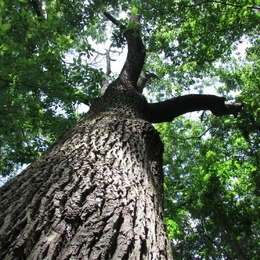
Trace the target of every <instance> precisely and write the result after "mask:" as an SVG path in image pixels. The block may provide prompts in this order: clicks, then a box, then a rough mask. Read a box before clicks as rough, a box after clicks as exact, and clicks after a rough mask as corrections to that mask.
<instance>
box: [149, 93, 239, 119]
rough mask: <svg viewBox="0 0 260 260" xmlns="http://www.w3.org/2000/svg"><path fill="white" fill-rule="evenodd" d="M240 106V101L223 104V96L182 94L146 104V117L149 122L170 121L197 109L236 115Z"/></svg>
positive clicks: (220, 114)
mask: <svg viewBox="0 0 260 260" xmlns="http://www.w3.org/2000/svg"><path fill="white" fill-rule="evenodd" d="M242 107H243V105H242V103H240V102H235V103H233V104H225V98H223V97H218V96H214V95H184V96H181V97H176V98H173V99H169V100H166V101H163V102H159V103H150V104H148V119H149V121H150V122H151V123H161V122H170V121H172V120H173V119H174V118H176V117H178V116H180V115H183V114H185V113H188V112H194V111H199V110H210V111H211V112H212V114H214V115H216V116H223V115H234V116H235V117H236V116H237V114H238V113H239V112H240V111H241V109H242Z"/></svg>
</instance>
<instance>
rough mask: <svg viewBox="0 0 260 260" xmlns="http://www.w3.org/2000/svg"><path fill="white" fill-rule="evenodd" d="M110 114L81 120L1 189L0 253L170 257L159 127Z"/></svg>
mask: <svg viewBox="0 0 260 260" xmlns="http://www.w3.org/2000/svg"><path fill="white" fill-rule="evenodd" d="M114 116H115V115H114V113H104V114H100V115H99V116H97V117H95V118H93V119H89V120H86V119H84V120H82V121H81V122H79V123H78V124H77V126H76V127H75V128H74V129H72V130H71V131H70V132H69V133H67V134H66V136H64V137H63V139H61V140H60V141H59V142H58V143H57V144H56V145H54V146H53V147H52V148H51V149H50V150H49V151H48V152H47V153H46V154H45V155H44V156H43V157H41V158H40V159H39V160H38V161H37V162H36V163H34V164H33V165H31V166H30V167H29V168H28V169H27V170H26V171H25V172H24V173H22V174H21V175H19V176H17V178H15V179H13V180H12V181H10V182H9V183H7V184H6V185H5V186H4V187H3V188H2V189H1V194H0V197H1V205H0V207H1V210H0V212H1V218H0V219H1V222H0V226H1V229H0V234H1V237H0V240H1V249H0V256H1V259H33V260H35V259H170V258H171V254H170V250H169V243H168V240H167V234H166V229H165V224H164V221H163V208H162V203H163V197H162V196H163V195H162V194H163V193H162V180H163V177H162V167H161V166H162V165H161V164H162V162H161V154H162V143H161V141H160V139H159V136H158V133H157V132H156V131H155V130H154V128H153V127H152V126H151V125H150V124H149V123H148V122H147V121H144V120H142V119H134V118H130V119H129V118H128V117H127V116H126V117H122V118H118V117H117V118H115V117H114ZM115 119H116V120H115Z"/></svg>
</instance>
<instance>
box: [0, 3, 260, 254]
mask: <svg viewBox="0 0 260 260" xmlns="http://www.w3.org/2000/svg"><path fill="white" fill-rule="evenodd" d="M105 13H109V14H112V15H113V17H117V21H119V22H120V24H122V25H124V24H126V21H127V19H128V16H127V14H129V13H132V14H138V15H140V16H141V25H142V39H143V42H144V45H145V48H146V53H147V56H146V61H145V66H144V70H145V71H146V72H147V73H148V72H149V73H150V75H155V76H154V77H150V79H149V81H148V82H147V84H146V89H145V91H144V94H145V95H146V96H147V97H148V99H150V100H153V101H164V100H166V99H168V98H172V97H178V96H180V95H182V94H187V93H190V92H192V93H204V92H206V93H208V92H207V91H211V92H212V91H213V89H214V91H215V92H216V93H219V94H221V95H222V96H224V97H225V98H226V99H228V100H231V99H232V97H234V96H236V100H237V101H240V102H243V104H244V109H243V111H242V113H240V114H239V115H238V116H237V117H236V118H230V116H226V117H223V118H218V117H212V116H211V115H210V114H209V113H207V112H203V113H201V115H200V118H199V117H198V119H196V120H193V119H190V118H188V117H179V118H177V119H175V120H174V122H173V123H163V124H160V125H158V126H157V129H158V130H159V131H160V132H161V136H162V139H163V141H164V144H165V155H164V165H165V214H166V217H167V225H168V231H169V236H170V238H171V239H172V243H173V245H174V246H173V248H174V250H173V252H174V255H175V257H176V259H181V258H178V257H179V256H180V255H181V256H182V257H184V256H185V257H186V258H185V259H194V258H195V257H196V258H198V259H221V258H223V257H225V258H227V259H234V258H235V257H238V256H239V257H240V258H239V259H244V258H242V257H243V256H244V255H246V256H247V257H249V258H250V259H256V258H254V257H256V250H257V246H259V241H258V240H257V239H258V237H259V230H260V229H259V228H260V223H259V220H258V219H259V187H260V182H259V179H260V178H259V177H260V176H259V160H258V159H259V156H260V155H259V142H260V139H259V129H260V128H259V117H260V114H259V111H260V110H259V85H258V84H259V75H260V73H259V68H260V66H259V63H260V61H259V48H260V47H259V46H260V44H259V43H260V42H259V39H258V36H259V21H260V3H259V2H258V1H251V0H243V1H241V0H224V1H217V0H216V1H203V0H198V1H197V0H194V1H188V0H180V1H169V0H168V1H167V0H166V1H139V0H133V1H128V2H125V1H98V0H97V1H70V0H66V1H49V0H46V1H40V0H30V1H21V0H19V1H18V0H16V1H3V0H2V1H1V0H0V15H1V16H0V56H1V58H0V68H1V69H0V91H1V95H0V106H1V111H2V113H1V115H0V136H1V141H0V149H1V158H0V171H1V175H2V176H8V175H9V176H12V175H14V174H15V173H16V172H17V169H18V168H19V167H21V166H22V165H24V164H29V163H31V162H33V161H34V160H35V159H36V158H38V157H39V156H40V155H41V154H42V153H43V152H44V151H45V150H46V149H47V148H48V147H49V145H50V144H51V143H53V142H54V141H55V140H57V138H58V137H59V136H60V135H61V134H62V133H64V132H65V131H66V130H67V129H69V128H70V127H71V126H72V125H73V124H75V122H76V121H77V120H78V119H79V118H80V117H81V116H82V115H81V114H80V113H77V109H76V108H77V106H78V105H79V104H81V103H85V104H88V105H91V103H92V101H93V100H95V99H96V98H97V97H100V96H101V95H102V87H103V83H104V77H107V80H111V79H113V78H114V76H115V75H113V69H114V68H113V67H111V72H112V73H111V72H110V71H106V70H105V69H103V70H102V66H101V65H100V64H97V61H98V60H99V59H98V58H97V57H98V55H100V54H99V47H98V46H102V44H105V43H107V42H109V44H110V48H109V51H110V53H109V52H106V53H107V54H108V56H107V57H108V59H110V60H111V59H113V56H112V55H113V51H117V52H121V51H122V49H124V47H125V39H124V38H122V37H121V34H120V32H119V30H118V26H116V25H113V26H111V23H108V18H107V15H104V14H105ZM245 41H247V42H249V44H250V47H249V48H248V49H247V50H246V57H244V58H240V56H239V55H238V58H236V56H234V52H238V49H237V47H238V45H239V44H243V43H244V42H245ZM106 51H107V50H106ZM103 53H104V52H103ZM109 55H110V56H109ZM104 57H105V56H104ZM106 65H107V64H106ZM103 67H104V66H103ZM105 68H107V67H106V66H105ZM149 73H148V74H149ZM209 86H210V87H211V88H210V90H207V87H209ZM233 101H234V100H233ZM187 112H188V111H187ZM166 121H170V120H166ZM231 241H235V243H232V242H231Z"/></svg>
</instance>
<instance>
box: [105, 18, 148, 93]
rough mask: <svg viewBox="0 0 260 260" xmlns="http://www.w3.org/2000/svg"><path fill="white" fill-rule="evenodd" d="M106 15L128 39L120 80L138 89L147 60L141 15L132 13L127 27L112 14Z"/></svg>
mask: <svg viewBox="0 0 260 260" xmlns="http://www.w3.org/2000/svg"><path fill="white" fill-rule="evenodd" d="M104 15H105V16H106V17H107V18H108V19H109V20H110V21H111V22H112V23H114V24H115V25H116V26H118V27H119V28H120V30H121V32H122V34H123V35H124V36H125V38H126V41H127V46H128V53H127V58H126V61H125V63H124V66H123V69H122V71H121V73H120V75H119V80H121V82H123V83H125V85H126V86H128V85H129V86H133V87H134V88H135V89H136V90H138V88H137V81H138V78H139V76H140V73H141V71H142V68H143V65H144V60H145V48H144V45H143V42H142V39H141V32H140V17H139V16H137V15H131V16H130V18H129V26H128V27H126V26H124V25H122V24H121V23H120V22H119V21H118V20H116V19H115V18H114V17H113V16H112V15H111V14H109V13H104Z"/></svg>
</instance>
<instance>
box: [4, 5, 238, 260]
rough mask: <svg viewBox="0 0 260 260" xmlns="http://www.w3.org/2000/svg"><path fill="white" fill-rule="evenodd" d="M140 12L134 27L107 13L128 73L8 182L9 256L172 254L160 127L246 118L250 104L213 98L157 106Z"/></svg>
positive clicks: (6, 243) (134, 16)
mask: <svg viewBox="0 0 260 260" xmlns="http://www.w3.org/2000/svg"><path fill="white" fill-rule="evenodd" d="M136 10H137V9H136V8H133V9H132V12H131V15H130V18H129V19H128V20H127V22H125V23H123V22H122V21H120V20H117V19H115V18H114V17H113V16H112V15H111V14H110V13H108V12H105V13H104V14H105V17H106V18H107V19H108V20H110V21H111V22H112V23H114V24H115V25H116V26H117V28H119V31H120V32H121V34H122V35H124V37H125V38H126V41H127V45H128V56H127V59H126V62H125V64H124V67H123V69H122V71H121V73H120V75H119V77H118V78H117V79H116V80H115V81H113V82H112V83H111V84H110V85H109V86H108V87H107V90H106V91H105V93H104V95H103V96H102V97H100V98H99V99H97V100H96V101H95V102H94V103H93V104H92V106H91V109H90V111H89V113H87V115H86V116H84V117H83V118H82V119H81V120H80V121H79V122H78V123H77V124H76V125H75V126H74V127H73V128H72V129H70V130H69V131H68V132H66V133H65V134H64V135H62V137H61V138H60V139H59V140H58V141H57V142H56V143H55V144H54V145H53V146H51V147H50V148H49V149H48V151H47V152H46V153H45V154H44V155H43V156H42V157H40V158H39V159H38V160H37V161H36V162H35V163H33V164H32V165H30V166H29V167H28V168H27V169H26V170H25V171H24V172H23V173H21V174H20V175H19V176H17V177H16V178H14V179H12V180H11V181H10V182H8V183H7V184H6V185H5V186H3V187H2V188H1V190H0V192H1V218H0V223H1V232H0V234H1V241H3V243H2V245H1V257H2V258H3V259H25V258H26V259H42V258H47V259H110V258H113V259H121V258H122V259H128V258H130V259H131V258H133V259H135V258H137V259H138V258H140V259H159V258H160V259H171V258H172V256H171V252H170V243H169V241H168V239H167V234H166V228H165V222H164V213H163V173H162V152H163V147H162V143H161V141H160V138H159V133H158V132H157V131H156V130H155V129H154V128H153V126H152V123H157V122H165V121H172V120H173V119H174V118H175V117H178V116H180V115H182V114H184V113H186V112H190V111H196V110H210V111H211V112H212V113H213V114H214V115H217V116H220V115H228V114H233V115H235V116H236V115H237V114H238V113H239V112H240V111H241V108H242V103H240V102H235V103H234V104H225V99H224V98H222V97H217V96H213V95H184V96H179V97H176V98H172V99H169V100H167V101H163V102H158V103H148V102H147V101H146V99H145V98H144V97H143V96H142V95H141V94H140V93H139V92H140V88H138V85H137V83H138V80H139V77H140V75H143V73H142V69H143V66H144V62H145V47H144V45H143V42H142V38H141V32H140V16H139V15H138V12H136ZM157 10H158V8H157ZM146 15H147V16H148V13H147V12H146ZM38 16H39V15H38ZM155 39H156V38H155ZM155 43H156V41H155ZM155 45H156V44H155ZM156 48H158V47H156ZM156 48H155V49H153V51H154V50H156ZM139 82H140V81H139Z"/></svg>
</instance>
